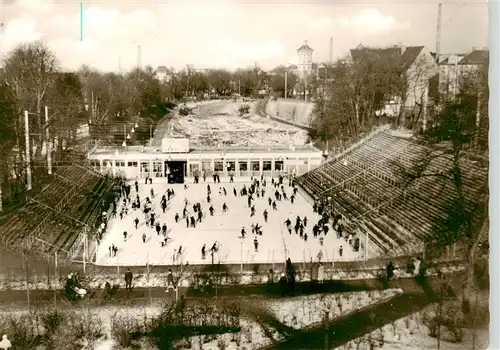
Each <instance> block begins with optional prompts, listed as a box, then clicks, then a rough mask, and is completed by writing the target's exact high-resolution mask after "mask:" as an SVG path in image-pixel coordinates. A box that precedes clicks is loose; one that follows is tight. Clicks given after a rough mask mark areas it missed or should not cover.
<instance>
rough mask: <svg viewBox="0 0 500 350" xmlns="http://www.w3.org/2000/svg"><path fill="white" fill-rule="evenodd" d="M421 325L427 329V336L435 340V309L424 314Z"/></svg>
mask: <svg viewBox="0 0 500 350" xmlns="http://www.w3.org/2000/svg"><path fill="white" fill-rule="evenodd" d="M422 323H423V324H424V326H426V327H427V328H428V329H429V336H430V337H432V338H436V337H437V335H438V328H439V319H438V314H437V312H436V310H435V309H434V310H428V311H426V312H424V314H423V315H422Z"/></svg>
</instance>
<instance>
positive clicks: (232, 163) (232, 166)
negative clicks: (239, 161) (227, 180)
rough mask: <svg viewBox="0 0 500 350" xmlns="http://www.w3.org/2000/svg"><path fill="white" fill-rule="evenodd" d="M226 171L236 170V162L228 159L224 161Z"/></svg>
mask: <svg viewBox="0 0 500 350" xmlns="http://www.w3.org/2000/svg"><path fill="white" fill-rule="evenodd" d="M226 168H227V171H236V162H235V161H234V160H229V161H227V163H226Z"/></svg>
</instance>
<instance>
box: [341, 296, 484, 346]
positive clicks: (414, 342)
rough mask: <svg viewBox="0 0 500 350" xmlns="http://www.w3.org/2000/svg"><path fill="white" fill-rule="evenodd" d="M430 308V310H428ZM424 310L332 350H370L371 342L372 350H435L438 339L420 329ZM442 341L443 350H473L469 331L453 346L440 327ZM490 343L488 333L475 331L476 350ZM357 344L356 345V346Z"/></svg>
mask: <svg viewBox="0 0 500 350" xmlns="http://www.w3.org/2000/svg"><path fill="white" fill-rule="evenodd" d="M431 307H433V306H431ZM429 308H430V307H427V308H426V309H424V310H423V311H421V312H418V313H415V314H412V315H409V316H407V317H404V318H401V319H399V320H397V321H396V322H393V323H391V324H387V325H385V326H384V327H382V328H379V329H377V330H375V331H373V332H372V333H370V334H367V335H366V336H364V337H361V338H359V339H355V340H352V341H350V342H349V343H347V344H345V345H343V346H341V347H338V348H336V349H335V350H348V349H363V350H364V349H370V345H369V343H370V339H371V340H372V342H373V343H374V344H375V346H374V347H373V348H372V349H377V350H379V349H380V350H392V349H399V350H414V349H437V339H436V338H432V337H430V336H429V329H428V328H427V327H426V326H424V325H423V322H422V315H423V314H424V313H425V310H428V309H429ZM442 328H443V329H442V338H441V344H440V347H441V349H443V350H469V349H472V331H471V330H470V329H464V333H465V336H464V339H463V341H462V342H459V343H455V342H452V341H451V340H452V338H451V337H450V334H449V332H447V330H446V329H445V327H442ZM488 343H489V332H488V329H484V327H483V328H480V329H478V330H477V338H476V349H487V348H488ZM358 344H359V345H358Z"/></svg>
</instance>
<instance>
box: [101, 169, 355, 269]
mask: <svg viewBox="0 0 500 350" xmlns="http://www.w3.org/2000/svg"><path fill="white" fill-rule="evenodd" d="M204 180H205V179H204ZM213 181H214V184H213V185H211V184H210V183H207V187H206V201H203V203H201V202H199V201H197V202H191V201H190V200H189V199H188V198H184V208H183V210H182V212H181V213H178V212H176V213H175V214H174V221H175V223H176V224H180V223H181V222H182V221H184V222H185V224H186V227H187V228H195V227H197V225H201V224H202V223H203V221H204V219H205V218H206V217H207V215H210V216H214V215H215V213H216V212H218V211H219V212H221V213H226V212H228V211H229V210H230V208H229V206H228V205H227V203H226V202H225V201H224V202H223V204H222V205H221V206H220V208H216V206H215V204H214V203H213V196H214V195H215V194H214V192H217V191H218V194H219V196H223V197H224V196H228V195H230V194H229V193H230V192H232V195H233V196H234V197H237V198H241V199H244V200H245V201H246V204H247V206H248V209H249V216H250V217H251V218H253V217H255V223H252V224H251V225H250V227H248V228H246V227H242V229H241V231H240V235H239V237H240V238H242V239H244V238H246V237H247V235H248V232H247V231H249V232H251V234H252V235H253V237H252V239H253V247H254V250H255V252H258V251H259V246H260V242H259V237H260V236H262V235H263V234H264V232H263V228H262V221H261V220H263V221H264V222H268V220H269V217H270V216H271V215H272V212H274V211H277V210H278V206H279V203H280V202H283V201H288V202H290V203H291V204H294V203H295V199H296V197H297V192H298V188H297V186H296V184H295V178H294V176H293V175H289V176H286V177H285V176H278V177H277V178H276V179H275V178H271V179H270V184H271V186H269V184H268V181H267V179H265V178H264V176H263V175H261V176H260V178H255V177H252V178H251V184H250V185H245V184H244V185H243V186H242V187H240V188H237V187H236V186H234V185H232V190H231V188H229V189H228V188H226V187H225V186H224V185H220V178H219V176H218V175H217V174H214V176H213ZM285 182H287V183H285ZM145 184H152V179H151V178H147V179H145ZM226 186H227V184H226ZM212 187H213V188H212ZM134 188H135V192H136V193H135V198H134V199H133V200H132V197H133V196H132V194H131V192H132V186H130V185H128V184H123V185H122V187H121V196H120V197H119V198H117V199H116V200H115V201H114V202H113V203H112V205H113V207H112V212H111V215H112V216H119V217H120V219H121V220H129V219H130V218H132V222H133V227H134V229H135V231H136V233H139V237H140V239H141V241H142V243H146V242H148V240H149V238H150V237H154V236H157V237H159V238H160V239H159V244H160V245H161V247H167V246H168V243H169V241H170V239H171V238H170V237H169V235H168V233H169V227H168V225H167V223H166V222H163V223H162V222H160V220H159V219H158V215H157V213H156V211H155V210H156V205H155V204H153V202H155V201H157V198H160V200H159V207H160V208H161V210H162V212H163V213H166V211H167V208H168V203H169V202H170V200H171V199H172V197H173V196H175V195H176V193H175V191H174V190H173V189H170V188H169V189H167V190H166V191H165V193H163V194H162V195H161V197H160V196H159V195H158V196H157V195H156V194H155V192H154V189H153V188H151V189H150V191H149V196H146V197H145V198H141V196H140V194H139V183H138V182H137V181H136V182H135V183H134ZM184 188H185V189H187V188H188V185H186V184H185V185H184ZM287 188H288V190H287ZM290 190H291V191H290ZM257 199H264V200H266V201H267V203H268V205H269V208H265V209H264V211H263V212H262V214H261V215H262V219H259V218H258V217H259V216H258V215H257V212H256V207H255V201H256V200H257ZM313 210H314V212H315V213H317V214H318V215H320V219H319V220H318V221H317V222H315V223H314V225H312V227H310V226H308V224H309V223H308V221H309V220H308V218H307V217H306V216H304V217H300V216H299V215H297V217H295V219H294V222H292V219H291V218H287V219H286V220H285V222H284V223H283V225H284V226H285V227H286V229H287V231H288V233H289V234H293V232H295V234H296V235H298V236H299V237H300V238H301V239H302V240H304V242H307V241H308V240H310V239H312V238H313V239H317V240H318V241H319V244H320V246H323V245H324V237H325V236H326V235H327V234H328V233H329V231H330V227H331V228H333V230H334V231H335V232H336V235H337V238H338V239H341V238H343V239H345V240H346V243H348V244H350V245H351V246H352V247H353V249H354V250H355V251H358V250H359V246H360V240H359V238H358V237H355V235H353V234H350V233H349V234H348V233H347V232H346V230H345V229H344V226H343V221H342V215H341V214H339V213H335V211H334V208H333V205H332V203H331V201H330V199H329V198H325V199H321V200H316V201H315V203H314V206H313ZM141 213H142V215H141ZM141 223H144V225H141ZM106 228H107V220H106V213H103V222H102V224H101V226H100V227H99V232H98V234H99V236H98V238H99V239H102V236H103V234H104V232H105V231H106ZM155 233H156V235H155ZM272 234H276V233H272ZM130 236H131V235H130V233H129V232H127V231H124V232H123V240H124V241H127V240H128V239H130ZM220 246H221V243H220V242H218V241H215V242H213V244H211V245H210V249H207V245H206V244H202V246H201V249H200V252H201V258H202V260H205V259H206V256H207V252H209V253H210V254H211V256H212V259H213V257H214V254H215V253H217V252H218V251H219V249H220ZM108 249H109V256H110V257H116V255H117V253H118V246H117V245H116V244H115V242H113V243H112V244H111V245H110V246H109V247H108ZM184 251H185V249H184V248H183V247H182V245H181V246H179V247H178V248H177V249H174V252H173V261H174V263H175V261H176V260H178V259H179V258H182V254H183V253H184ZM343 253H344V248H343V246H342V245H341V246H340V247H339V249H338V256H339V257H342V256H343ZM322 258H323V254H322V252H321V250H320V251H319V252H318V254H317V259H318V261H321V259H322Z"/></svg>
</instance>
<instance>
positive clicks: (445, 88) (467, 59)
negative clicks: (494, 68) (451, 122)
mask: <svg viewBox="0 0 500 350" xmlns="http://www.w3.org/2000/svg"><path fill="white" fill-rule="evenodd" d="M488 64H489V51H488V50H487V49H474V50H472V51H471V52H470V53H468V54H465V53H460V54H448V55H440V57H439V93H440V94H441V96H443V99H444V100H450V99H453V98H454V97H455V95H456V94H457V93H458V89H459V86H460V77H462V76H464V75H467V74H470V73H474V72H476V71H477V70H478V69H480V68H481V67H487V66H488Z"/></svg>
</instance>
